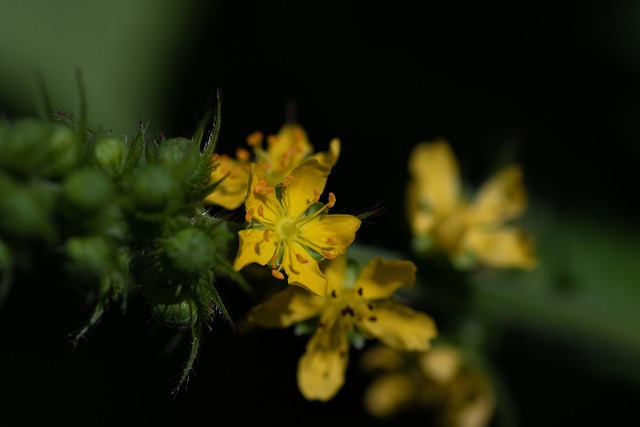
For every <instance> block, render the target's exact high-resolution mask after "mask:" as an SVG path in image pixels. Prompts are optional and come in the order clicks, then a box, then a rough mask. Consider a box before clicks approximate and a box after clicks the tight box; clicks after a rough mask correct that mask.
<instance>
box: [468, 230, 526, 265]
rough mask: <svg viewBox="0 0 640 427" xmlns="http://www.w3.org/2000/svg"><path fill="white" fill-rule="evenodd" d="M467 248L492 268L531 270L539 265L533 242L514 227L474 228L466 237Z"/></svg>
mask: <svg viewBox="0 0 640 427" xmlns="http://www.w3.org/2000/svg"><path fill="white" fill-rule="evenodd" d="M465 246H466V248H467V249H468V250H469V251H470V252H471V253H472V254H474V255H475V256H476V257H477V258H478V259H479V260H480V261H481V262H483V263H484V264H486V265H488V266H491V267H495V268H524V269H530V268H533V267H535V266H536V264H537V260H536V256H535V249H534V244H533V240H532V239H531V238H530V237H529V236H527V235H525V234H524V233H523V232H522V231H521V230H518V229H516V228H513V227H502V228H498V229H481V228H477V227H476V228H473V229H471V230H469V232H468V233H467V235H466V237H465Z"/></svg>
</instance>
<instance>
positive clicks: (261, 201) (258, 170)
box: [245, 163, 281, 224]
mask: <svg viewBox="0 0 640 427" xmlns="http://www.w3.org/2000/svg"><path fill="white" fill-rule="evenodd" d="M265 183H266V175H265V171H264V169H263V168H262V166H260V165H259V164H257V163H252V164H251V174H250V177H249V191H248V192H247V198H246V200H245V207H246V209H247V210H249V209H253V213H254V215H258V212H261V213H262V215H264V217H262V216H259V217H258V220H266V221H268V222H270V223H272V224H275V223H276V222H277V221H278V219H279V217H280V216H281V213H280V212H279V206H280V202H279V201H278V199H277V197H276V192H275V190H274V189H273V188H272V187H269V188H271V192H270V193H267V192H264V191H263V192H261V193H258V192H256V188H260V187H264V184H265ZM261 205H262V206H263V207H262V208H260V206H261Z"/></svg>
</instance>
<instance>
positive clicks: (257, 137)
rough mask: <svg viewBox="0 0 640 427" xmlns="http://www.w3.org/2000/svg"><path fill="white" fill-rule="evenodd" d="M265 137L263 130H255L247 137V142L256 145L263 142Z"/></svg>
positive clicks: (252, 145)
mask: <svg viewBox="0 0 640 427" xmlns="http://www.w3.org/2000/svg"><path fill="white" fill-rule="evenodd" d="M263 139H264V135H263V134H262V132H260V131H255V132H253V133H252V134H251V135H249V136H248V137H247V144H248V145H249V146H251V147H255V146H257V145H260V144H262V140H263Z"/></svg>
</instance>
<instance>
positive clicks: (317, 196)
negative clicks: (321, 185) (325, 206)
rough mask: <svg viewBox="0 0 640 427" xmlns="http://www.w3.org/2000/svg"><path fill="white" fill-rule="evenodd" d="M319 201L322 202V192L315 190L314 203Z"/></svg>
mask: <svg viewBox="0 0 640 427" xmlns="http://www.w3.org/2000/svg"><path fill="white" fill-rule="evenodd" d="M318 200H320V192H319V191H318V190H316V189H315V188H314V189H313V201H314V202H315V203H317V202H318Z"/></svg>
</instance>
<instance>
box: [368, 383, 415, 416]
mask: <svg viewBox="0 0 640 427" xmlns="http://www.w3.org/2000/svg"><path fill="white" fill-rule="evenodd" d="M418 395H419V390H418V389H417V388H416V384H415V382H414V381H413V380H412V378H411V377H410V376H409V375H407V374H404V373H391V374H386V375H382V376H380V377H379V378H377V379H376V380H375V381H373V382H372V383H371V385H370V386H369V387H368V388H367V390H366V391H365V394H364V398H363V403H364V406H365V408H366V409H367V411H368V412H369V413H370V414H371V415H373V416H374V417H378V418H388V417H391V416H392V415H395V414H398V413H400V412H403V411H404V410H406V409H408V408H409V407H410V406H411V405H412V404H414V403H415V402H416V400H417V397H418Z"/></svg>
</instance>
